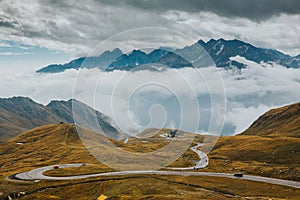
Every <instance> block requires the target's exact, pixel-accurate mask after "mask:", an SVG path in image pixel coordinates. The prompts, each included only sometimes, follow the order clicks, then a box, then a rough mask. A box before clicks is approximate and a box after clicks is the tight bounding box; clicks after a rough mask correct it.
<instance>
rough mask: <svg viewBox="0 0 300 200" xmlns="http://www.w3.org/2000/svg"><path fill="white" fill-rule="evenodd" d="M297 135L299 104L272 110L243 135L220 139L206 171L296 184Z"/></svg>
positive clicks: (299, 166) (299, 144)
mask: <svg viewBox="0 0 300 200" xmlns="http://www.w3.org/2000/svg"><path fill="white" fill-rule="evenodd" d="M299 135H300V103H296V104H292V105H288V106H284V107H281V108H277V109H272V110H270V111H268V112H266V113H265V114H263V115H262V116H261V117H259V118H258V120H256V121H255V122H254V123H253V124H252V125H251V126H250V127H249V128H248V129H247V130H246V131H244V132H243V133H241V134H239V135H236V136H226V137H221V138H219V140H218V143H217V144H216V145H215V147H214V149H213V151H212V152H211V153H210V165H209V168H208V169H210V170H216V169H217V170H220V168H221V169H222V171H233V172H234V171H242V172H244V173H249V172H251V173H254V174H259V175H264V176H272V177H280V178H288V179H292V180H298V181H299V180H300V173H299V172H300V159H299V158H300V137H299Z"/></svg>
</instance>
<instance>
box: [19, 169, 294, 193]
mask: <svg viewBox="0 0 300 200" xmlns="http://www.w3.org/2000/svg"><path fill="white" fill-rule="evenodd" d="M83 165H85V164H64V165H58V166H59V167H60V168H67V167H80V166H83ZM54 166H55V165H52V166H46V167H41V168H37V169H34V170H31V171H28V172H23V173H20V174H16V175H14V178H15V179H19V180H29V181H34V180H72V179H83V178H90V177H105V176H120V175H141V174H142V175H146V174H151V175H174V176H211V177H223V178H231V179H243V180H250V181H257V182H264V183H271V184H277V185H283V186H289V187H293V188H300V182H296V181H289V180H282V179H275V178H267V177H261V176H250V175H244V176H243V177H235V176H234V175H233V174H228V173H216V172H182V171H180V172H179V171H119V172H105V173H98V174H88V175H78V176H66V177H52V176H46V175H44V174H43V173H44V172H46V171H49V170H52V169H53V167H54Z"/></svg>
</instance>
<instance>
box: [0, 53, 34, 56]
mask: <svg viewBox="0 0 300 200" xmlns="http://www.w3.org/2000/svg"><path fill="white" fill-rule="evenodd" d="M28 54H31V53H30V52H0V56H21V55H28Z"/></svg>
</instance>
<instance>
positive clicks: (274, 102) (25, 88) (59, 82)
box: [0, 58, 300, 135]
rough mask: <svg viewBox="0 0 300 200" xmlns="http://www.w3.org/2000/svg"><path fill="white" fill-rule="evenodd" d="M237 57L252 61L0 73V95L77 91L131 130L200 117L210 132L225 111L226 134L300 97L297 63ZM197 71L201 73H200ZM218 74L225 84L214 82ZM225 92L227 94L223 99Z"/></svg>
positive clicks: (44, 96)
mask: <svg viewBox="0 0 300 200" xmlns="http://www.w3.org/2000/svg"><path fill="white" fill-rule="evenodd" d="M233 59H239V61H243V62H244V63H246V64H248V65H249V66H248V67H247V68H246V69H243V70H241V71H239V70H224V69H217V68H214V67H210V68H203V69H200V71H198V70H195V69H192V68H184V69H178V70H169V71H164V72H150V71H139V72H125V71H114V72H109V73H108V72H105V73H103V72H101V71H100V70H98V69H91V70H86V69H84V70H81V71H80V72H79V74H78V71H75V70H67V71H66V72H64V73H60V74H48V75H37V74H27V75H24V74H20V75H13V76H9V77H8V76H5V75H1V77H0V84H1V88H2V89H1V93H0V95H1V97H8V96H15V95H22V96H29V97H31V98H33V99H34V100H36V101H38V102H40V103H43V104H47V103H48V102H49V101H50V100H51V99H65V100H67V99H70V98H72V97H73V96H74V97H76V98H77V99H79V100H81V101H83V102H85V103H87V104H89V105H90V106H92V107H93V106H95V107H96V109H98V110H100V111H101V112H104V113H105V114H108V115H109V116H111V117H112V119H113V121H114V122H115V124H118V126H119V127H120V128H122V129H124V130H126V131H127V132H134V131H137V130H142V129H143V128H148V127H162V126H166V127H172V128H178V127H183V129H185V130H188V131H193V129H194V128H195V123H196V125H197V126H198V125H199V126H200V127H198V128H197V130H196V131H197V132H202V133H203V132H209V126H210V125H213V126H215V127H217V126H218V125H220V124H222V123H223V121H222V119H223V118H222V117H225V118H224V120H225V121H224V122H225V124H224V129H223V131H222V134H224V135H228V134H229V135H230V134H236V133H239V132H241V131H243V130H245V129H246V128H247V127H248V126H249V125H250V124H251V123H252V122H253V121H254V120H255V119H256V118H257V117H258V116H259V115H261V114H263V113H264V112H265V111H267V110H269V109H270V108H273V107H278V106H282V105H284V104H290V103H293V102H298V101H299V99H300V94H299V93H297V92H296V91H298V90H299V88H300V78H299V77H300V70H299V69H287V68H285V67H282V66H279V65H275V66H271V65H264V64H256V63H252V62H249V61H246V60H243V59H242V58H233ZM199 72H200V74H201V75H203V77H202V78H199V76H198V75H197V74H198V73H199ZM100 75H101V76H100ZM219 76H220V77H221V78H222V81H223V83H224V88H223V89H224V90H223V89H222V88H218V87H217V86H218V84H217V85H216V84H215V82H216V79H215V78H216V77H219ZM146 83H147V84H146ZM78 84H79V85H78ZM214 84H215V85H214ZM21 86H22V87H21ZM74 86H75V90H74V91H75V93H73V89H74ZM209 87H211V88H210V89H209ZM223 92H225V94H226V97H227V98H226V99H225V102H223V100H224V99H223V98H222V94H223ZM212 96H214V97H215V98H217V99H215V100H216V101H217V102H218V103H217V104H215V105H214V106H215V107H214V106H213V107H214V110H215V112H216V113H214V114H216V115H220V116H218V117H219V118H216V119H218V120H215V121H211V118H212V115H213V114H212V109H211V108H212V102H211V97H212ZM218 98H219V99H218ZM195 102H197V103H199V104H198V105H196V104H195ZM222 102H223V103H225V104H224V105H225V106H226V115H225V116H223V115H222V112H219V113H217V112H218V111H222V105H223V104H222ZM197 106H199V108H197ZM216 106H220V107H216ZM198 111H199V112H198ZM198 119H199V122H198ZM197 122H198V124H197ZM180 123H181V124H180ZM210 123H211V124H210ZM218 123H219V124H218Z"/></svg>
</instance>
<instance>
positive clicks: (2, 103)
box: [0, 97, 63, 140]
mask: <svg viewBox="0 0 300 200" xmlns="http://www.w3.org/2000/svg"><path fill="white" fill-rule="evenodd" d="M60 121H63V119H62V118H60V117H59V116H57V115H55V114H54V113H52V112H51V111H50V110H48V109H47V108H46V107H45V106H43V105H41V104H38V103H36V102H34V101H32V100H31V99H29V98H27V97H13V98H7V99H0V140H6V139H9V138H12V137H14V136H16V135H18V134H20V133H22V132H23V131H25V130H29V129H32V128H34V127H36V126H41V125H45V124H49V123H58V122H60Z"/></svg>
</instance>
